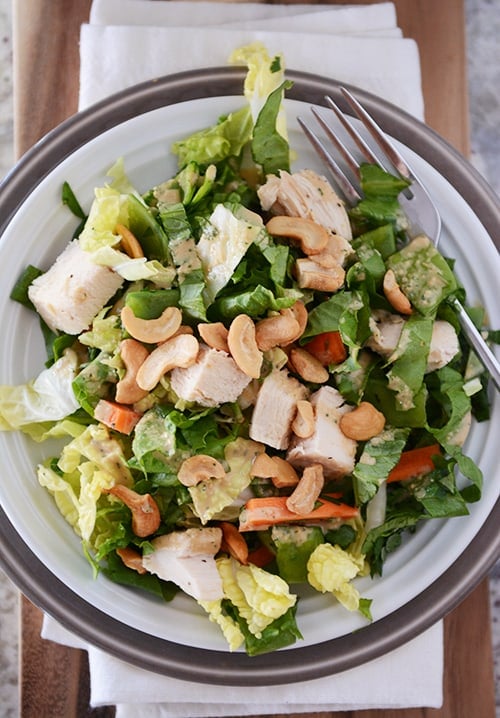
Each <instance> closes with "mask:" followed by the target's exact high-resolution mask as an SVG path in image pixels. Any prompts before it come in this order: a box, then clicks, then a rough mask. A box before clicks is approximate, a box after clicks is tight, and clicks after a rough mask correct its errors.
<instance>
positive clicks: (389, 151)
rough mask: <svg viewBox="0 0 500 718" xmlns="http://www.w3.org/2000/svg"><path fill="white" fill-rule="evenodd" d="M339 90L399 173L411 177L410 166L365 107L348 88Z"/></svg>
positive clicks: (406, 177) (407, 177)
mask: <svg viewBox="0 0 500 718" xmlns="http://www.w3.org/2000/svg"><path fill="white" fill-rule="evenodd" d="M340 90H341V92H342V94H343V95H344V97H345V98H346V100H347V101H348V103H349V104H350V106H351V107H352V109H353V110H354V112H355V113H356V115H357V116H358V117H359V119H360V120H361V122H362V123H363V125H364V126H365V127H366V129H367V130H368V131H369V132H370V134H371V136H372V137H373V139H374V140H375V142H376V143H377V144H378V146H379V147H380V148H381V149H382V151H383V152H384V153H385V155H386V156H387V158H388V159H389V160H390V161H391V162H392V164H393V165H394V167H395V169H396V170H397V171H398V172H399V174H400V175H401V176H402V177H404V178H405V179H409V180H411V179H413V178H414V176H413V173H412V171H411V169H410V167H409V166H408V164H407V163H406V162H405V160H404V159H403V157H402V156H401V155H400V153H399V152H398V150H397V149H396V148H395V147H394V145H393V144H392V142H390V141H389V140H388V138H387V137H386V136H385V134H384V133H383V132H382V130H381V128H380V127H379V126H378V125H377V123H376V122H375V120H374V119H373V117H371V116H370V115H369V114H368V112H367V111H366V110H365V108H364V107H363V106H362V105H361V104H360V103H359V102H358V100H357V99H356V98H355V97H354V96H353V95H352V94H351V93H350V92H349V90H347V89H346V88H345V87H341V88H340Z"/></svg>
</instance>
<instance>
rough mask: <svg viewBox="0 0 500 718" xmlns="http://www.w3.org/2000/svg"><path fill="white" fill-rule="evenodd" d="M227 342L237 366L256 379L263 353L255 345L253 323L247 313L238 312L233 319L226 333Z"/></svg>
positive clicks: (258, 374)
mask: <svg viewBox="0 0 500 718" xmlns="http://www.w3.org/2000/svg"><path fill="white" fill-rule="evenodd" d="M227 344H228V346H229V351H230V353H231V356H232V357H233V359H234V361H235V362H236V364H237V365H238V368H239V369H241V371H242V372H243V373H244V374H246V375H247V376H249V377H251V378H252V379H258V378H259V376H260V370H261V367H262V361H263V355H262V352H261V350H260V349H259V347H258V345H257V340H256V336H255V324H254V323H253V321H252V320H251V318H250V317H249V316H248V315H247V314H238V316H237V317H235V318H234V319H233V321H232V322H231V325H230V327H229V332H228V335H227Z"/></svg>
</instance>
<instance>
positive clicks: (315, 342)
mask: <svg viewBox="0 0 500 718" xmlns="http://www.w3.org/2000/svg"><path fill="white" fill-rule="evenodd" d="M304 349H307V351H308V352H309V354H312V355H313V356H314V357H316V359H318V360H319V361H320V362H321V364H323V366H328V365H329V364H341V363H342V362H343V361H345V359H346V358H347V350H346V348H345V345H344V342H343V341H342V337H341V335H340V332H323V333H322V334H317V335H316V336H315V337H314V339H311V341H310V342H307V344H305V345H304Z"/></svg>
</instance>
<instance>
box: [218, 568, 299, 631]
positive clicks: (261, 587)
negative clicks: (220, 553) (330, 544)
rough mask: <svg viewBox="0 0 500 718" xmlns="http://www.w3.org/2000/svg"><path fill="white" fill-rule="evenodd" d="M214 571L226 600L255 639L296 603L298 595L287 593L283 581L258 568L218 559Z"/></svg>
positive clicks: (288, 591) (287, 590)
mask: <svg viewBox="0 0 500 718" xmlns="http://www.w3.org/2000/svg"><path fill="white" fill-rule="evenodd" d="M217 568H218V570H219V573H220V576H221V578H222V585H223V590H224V595H225V597H226V598H228V599H229V600H230V601H231V603H232V604H233V605H234V606H235V607H236V608H237V610H238V613H239V615H240V617H241V618H243V619H244V620H245V621H246V623H247V625H248V629H249V631H250V633H252V634H253V635H254V636H256V637H257V638H259V637H260V636H261V635H262V632H263V631H264V630H265V629H266V628H267V627H268V626H269V625H270V624H271V623H272V622H273V621H274V620H275V619H277V618H280V617H281V616H283V615H284V614H285V613H286V612H287V611H288V609H289V608H291V607H292V606H295V604H296V602H297V596H295V595H294V594H291V593H290V589H289V587H288V584H287V583H286V581H284V580H283V579H282V578H280V577H279V576H275V575H273V574H271V573H269V572H268V571H265V570H264V569H262V568H259V567H258V566H254V565H253V564H248V565H247V566H243V565H242V564H240V563H238V562H237V561H235V559H233V558H219V559H217Z"/></svg>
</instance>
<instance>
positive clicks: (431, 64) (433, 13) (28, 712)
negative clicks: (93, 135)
mask: <svg viewBox="0 0 500 718" xmlns="http://www.w3.org/2000/svg"><path fill="white" fill-rule="evenodd" d="M298 1H299V2H302V3H303V2H304V1H305V0H298ZM354 1H356V0H354ZM357 2H358V4H369V3H370V2H375V0H357ZM90 4H91V2H90V0H14V2H13V8H14V111H15V150H16V153H17V156H21V155H22V154H23V153H24V152H25V151H26V150H28V149H29V148H30V147H31V146H32V145H33V144H34V143H35V142H36V141H37V140H38V139H40V138H41V137H42V136H43V135H45V134H46V133H47V132H48V131H50V130H51V129H52V128H53V127H55V126H56V125H57V124H59V123H60V122H62V121H63V120H64V119H66V118H67V117H68V116H70V115H71V114H73V113H74V112H75V111H76V109H77V98H78V74H79V55H78V38H79V31H80V25H81V23H83V22H86V21H87V20H88V17H89V9H90ZM290 4H293V3H290ZM323 4H342V3H341V2H330V3H328V2H324V3H323ZM395 6H396V10H397V16H398V23H399V25H400V27H401V28H402V30H403V33H404V35H405V37H411V38H413V39H415V41H416V42H417V43H418V47H419V50H420V58H421V67H422V87H423V93H424V99H425V106H426V122H427V124H428V125H429V126H430V127H432V128H433V129H434V130H436V131H437V132H438V133H439V134H440V135H441V136H442V137H444V138H445V139H446V140H448V141H449V142H450V143H451V144H452V145H454V146H455V147H456V148H457V149H458V150H459V151H461V152H462V153H463V154H465V155H467V154H468V152H469V124H468V101H467V77H466V58H465V33H464V10H463V2H462V0H395ZM41 623H42V613H41V611H40V610H39V609H38V608H37V607H35V606H33V605H32V604H31V603H30V602H29V601H28V600H27V599H26V598H24V597H23V598H22V605H21V660H20V671H21V676H20V700H21V718H45V717H47V718H48V717H51V718H52V716H54V717H57V718H59V716H60V717H61V718H87V717H88V718H100V717H102V718H111V717H112V716H113V715H114V708H113V707H112V706H110V707H104V708H98V709H91V708H90V707H89V703H88V701H89V675H88V662H87V654H86V653H85V652H82V651H78V650H75V649H70V648H66V647H64V646H60V645H58V644H55V643H53V642H51V641H46V640H43V639H41V638H40V628H41ZM444 625H445V644H444V645H445V673H444V684H443V688H444V704H443V707H442V708H441V709H429V708H417V709H407V710H366V711H340V712H334V713H331V712H326V713H325V712H323V713H310V714H301V717H302V718H306V716H310V717H311V718H312V716H316V718H494V715H495V697H494V693H495V691H494V679H493V660H492V648H491V633H490V614H489V594H488V582H487V580H484V581H483V582H482V583H481V584H480V585H479V586H478V587H477V588H476V589H475V590H474V591H473V592H472V593H471V594H470V595H469V596H468V597H467V598H466V599H465V600H464V601H463V602H462V603H461V604H460V606H458V607H457V608H455V609H454V610H453V611H452V612H451V613H450V614H449V615H448V616H447V617H446V618H445V621H444ZM254 718H259V717H257V716H254ZM273 718H300V717H299V716H298V715H295V716H290V715H289V714H287V716H285V715H281V714H276V715H275V716H274V717H273Z"/></svg>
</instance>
